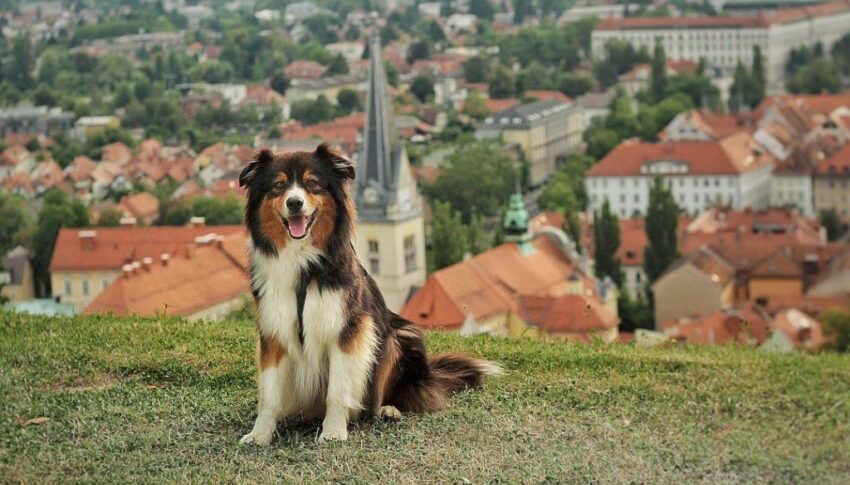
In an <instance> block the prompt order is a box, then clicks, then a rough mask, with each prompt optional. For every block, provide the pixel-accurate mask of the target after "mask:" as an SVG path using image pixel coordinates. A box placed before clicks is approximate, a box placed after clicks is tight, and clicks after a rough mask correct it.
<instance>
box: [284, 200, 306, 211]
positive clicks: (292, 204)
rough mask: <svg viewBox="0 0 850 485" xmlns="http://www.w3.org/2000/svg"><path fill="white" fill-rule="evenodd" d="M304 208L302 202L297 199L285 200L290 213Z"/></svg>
mask: <svg viewBox="0 0 850 485" xmlns="http://www.w3.org/2000/svg"><path fill="white" fill-rule="evenodd" d="M302 207H304V201H303V200H301V199H300V198H298V197H290V198H288V199H286V208H287V209H289V210H290V211H292V212H298V211H300V210H301V208H302Z"/></svg>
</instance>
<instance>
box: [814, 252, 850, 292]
mask: <svg viewBox="0 0 850 485" xmlns="http://www.w3.org/2000/svg"><path fill="white" fill-rule="evenodd" d="M806 295H808V296H812V297H821V298H830V297H850V247H847V248H846V249H844V250H843V251H840V252H838V253H836V254H835V255H833V256H832V257H830V258H829V260H828V261H827V262H826V264H825V265H824V268H823V269H822V270H821V271H820V273H819V274H818V277H817V280H815V282H814V283H813V284H812V286H811V287H810V288H809V289H808V291H807V292H806Z"/></svg>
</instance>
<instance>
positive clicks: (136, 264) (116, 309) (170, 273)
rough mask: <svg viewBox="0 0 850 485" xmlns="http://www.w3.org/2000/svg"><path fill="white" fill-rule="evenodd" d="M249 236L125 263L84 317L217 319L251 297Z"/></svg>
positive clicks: (199, 242) (212, 239)
mask: <svg viewBox="0 0 850 485" xmlns="http://www.w3.org/2000/svg"><path fill="white" fill-rule="evenodd" d="M248 264H249V263H248V235H247V234H245V233H244V232H243V231H239V232H234V233H232V234H230V235H228V236H223V235H208V236H200V237H198V238H196V240H195V244H194V245H193V246H191V247H189V248H187V250H186V251H181V252H178V253H175V254H163V255H161V256H159V257H157V258H154V257H153V256H147V257H143V258H141V259H139V260H136V261H133V262H128V263H126V264H124V265H122V267H121V271H120V275H118V276H116V277H115V278H114V280H113V281H112V282H111V283H110V284H109V286H108V287H107V288H106V289H104V290H103V291H102V292H101V293H100V294H99V295H98V296H97V297H96V298H94V299H93V300H92V301H91V303H89V304H88V305H87V306H86V307H85V309H84V310H83V314H86V315H91V314H103V313H114V314H115V315H140V316H153V315H179V316H183V317H186V318H188V319H189V320H211V321H215V320H220V319H222V318H224V317H225V316H227V315H228V314H230V313H231V312H233V311H235V310H239V309H241V308H242V307H243V306H244V305H245V304H246V303H247V302H248V301H249V300H250V295H251V286H250V277H249V275H248Z"/></svg>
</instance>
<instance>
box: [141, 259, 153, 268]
mask: <svg viewBox="0 0 850 485" xmlns="http://www.w3.org/2000/svg"><path fill="white" fill-rule="evenodd" d="M152 264H153V258H151V257H145V258H144V259H142V267H143V268H145V271H147V272H150V270H151V265H152Z"/></svg>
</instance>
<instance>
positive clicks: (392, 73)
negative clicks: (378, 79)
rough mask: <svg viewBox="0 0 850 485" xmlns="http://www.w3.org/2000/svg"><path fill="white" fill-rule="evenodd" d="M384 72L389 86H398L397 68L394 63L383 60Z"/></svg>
mask: <svg viewBox="0 0 850 485" xmlns="http://www.w3.org/2000/svg"><path fill="white" fill-rule="evenodd" d="M384 73H385V74H386V75H387V82H388V83H390V86H393V87H398V69H396V67H395V64H393V63H392V62H390V61H384Z"/></svg>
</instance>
